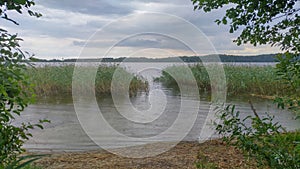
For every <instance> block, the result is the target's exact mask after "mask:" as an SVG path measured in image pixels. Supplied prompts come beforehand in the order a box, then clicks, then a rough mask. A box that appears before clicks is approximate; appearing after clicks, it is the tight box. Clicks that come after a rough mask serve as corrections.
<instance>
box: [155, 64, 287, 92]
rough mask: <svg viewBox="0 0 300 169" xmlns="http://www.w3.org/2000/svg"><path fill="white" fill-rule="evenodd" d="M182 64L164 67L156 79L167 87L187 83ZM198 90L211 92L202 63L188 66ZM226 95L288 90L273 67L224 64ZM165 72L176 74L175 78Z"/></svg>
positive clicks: (188, 82)
mask: <svg viewBox="0 0 300 169" xmlns="http://www.w3.org/2000/svg"><path fill="white" fill-rule="evenodd" d="M182 69H184V68H183V67H182V66H172V67H168V68H166V69H165V70H164V71H163V73H162V76H161V77H160V78H159V79H157V80H159V81H161V82H163V84H164V85H166V86H167V87H173V88H178V86H177V82H179V83H181V84H185V85H189V84H190V82H191V79H188V78H187V77H186V75H185V73H184V71H182ZM190 70H191V71H192V73H193V75H194V78H195V80H196V81H197V85H198V87H199V90H200V92H211V83H210V77H209V75H208V73H207V71H206V69H205V67H204V66H202V65H193V66H190ZM224 71H225V75H226V85H227V94H228V96H241V95H245V96H246V95H263V96H275V95H287V94H288V93H289V92H290V90H289V88H288V87H287V85H286V84H285V83H284V82H282V81H279V80H278V79H277V78H276V77H277V76H276V71H275V68H273V67H271V66H264V67H259V66H229V65H225V66H224ZM167 72H171V73H172V74H174V75H176V78H177V82H176V80H175V79H174V78H173V77H172V76H171V75H170V74H169V73H167Z"/></svg>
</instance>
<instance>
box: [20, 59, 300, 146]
mask: <svg viewBox="0 0 300 169" xmlns="http://www.w3.org/2000/svg"><path fill="white" fill-rule="evenodd" d="M146 64H151V63H146ZM123 66H124V67H125V68H126V69H127V70H129V71H131V72H133V73H136V74H138V75H140V76H143V77H144V78H146V79H147V80H148V81H149V84H150V94H149V93H145V92H141V93H139V94H138V95H137V96H136V97H132V98H131V103H130V104H128V103H126V102H124V104H122V102H121V103H120V104H119V105H118V106H119V107H118V108H119V109H122V110H126V109H127V108H129V107H131V104H132V105H133V106H134V108H135V109H137V110H142V111H145V110H151V111H150V112H149V114H147V115H151V116H153V121H151V122H149V123H138V122H133V121H130V120H128V119H126V118H125V117H124V116H123V115H122V114H120V113H119V112H118V110H117V108H116V106H115V104H114V100H112V98H111V97H110V96H98V97H97V98H98V107H99V109H100V110H101V113H102V115H103V117H104V118H105V119H106V121H107V122H108V123H109V124H110V125H111V126H112V127H113V128H114V129H115V130H117V131H118V132H119V133H122V134H123V135H126V136H129V137H139V138H141V137H142V138H147V137H152V136H155V135H158V134H160V133H162V132H164V131H165V130H167V129H168V128H170V126H171V125H172V124H173V123H174V121H175V120H176V118H177V116H178V113H179V111H180V106H181V101H182V100H181V99H182V98H181V96H180V95H179V94H178V93H177V94H176V93H174V91H172V90H171V89H168V88H165V87H164V86H162V85H161V84H160V83H157V82H153V78H154V77H158V76H160V73H161V69H163V68H165V67H166V66H169V65H167V64H165V65H163V66H160V67H159V68H157V65H155V66H156V67H154V66H153V67H152V68H150V69H144V70H142V69H141V68H143V67H151V66H149V65H145V63H143V64H134V63H127V64H126V65H123ZM141 70H142V71H141ZM156 90H159V91H162V92H163V94H164V95H161V94H162V93H161V92H153V91H156ZM151 91H152V96H151ZM149 96H151V97H152V98H155V100H152V101H150V100H149V99H151V97H149ZM187 99H190V100H192V99H193V98H187ZM120 100H122V99H120ZM247 100H249V98H244V99H241V98H237V99H233V100H231V101H230V103H233V104H236V105H237V110H239V111H241V113H242V115H243V116H246V115H247V114H249V113H251V112H252V111H251V108H250V105H249V104H248V102H247ZM251 100H252V102H253V104H254V106H255V108H256V110H257V112H260V113H261V115H264V113H265V112H271V113H272V114H273V115H275V117H276V118H275V121H279V122H280V123H281V124H282V125H283V126H284V127H286V128H287V129H288V130H295V129H299V128H300V123H299V122H300V121H299V120H298V121H297V120H295V119H294V115H293V114H292V113H290V112H286V111H283V110H278V109H276V107H275V105H273V103H272V101H268V100H263V99H257V98H251ZM83 101H84V103H85V104H86V106H87V107H89V104H90V102H89V100H83ZM164 103H166V104H164ZM151 104H156V105H165V106H164V107H159V106H158V108H157V109H151V107H152V106H153V105H151ZM209 108H210V100H209V97H206V96H205V97H201V100H200V108H199V111H198V116H197V119H196V121H195V124H194V126H193V128H192V130H191V131H190V133H189V134H188V135H187V136H186V137H185V139H184V140H188V141H197V140H198V139H199V136H200V131H201V128H202V127H203V123H204V121H205V118H206V116H207V113H208V111H209ZM161 109H162V110H163V111H161ZM129 110H130V109H129ZM89 111H93V110H90V109H89ZM44 118H46V119H49V120H51V123H50V124H46V126H45V129H44V130H38V129H37V130H34V131H33V134H34V137H33V138H32V139H30V140H29V141H28V142H27V143H26V145H25V147H26V148H28V149H29V150H30V151H79V150H94V149H99V147H98V146H97V145H96V144H95V143H93V141H91V139H90V138H89V137H88V136H87V134H85V132H84V131H83V129H82V128H81V126H80V123H79V121H78V119H77V116H76V113H75V110H74V106H73V101H72V98H64V97H58V98H54V97H53V98H40V99H39V100H38V102H37V103H36V104H34V105H30V106H29V107H28V108H27V109H25V112H24V113H23V115H22V121H31V122H35V121H38V120H39V119H44ZM87 118H89V117H87ZM17 121H19V120H18V119H17ZM95 132H97V131H95ZM103 137H108V136H103ZM170 137H171V136H170ZM214 137H215V136H214ZM107 140H108V141H107V143H106V144H107V145H108V146H110V145H112V147H113V145H115V144H116V143H113V141H114V140H115V141H120V140H118V139H115V138H107ZM160 141H164V140H160Z"/></svg>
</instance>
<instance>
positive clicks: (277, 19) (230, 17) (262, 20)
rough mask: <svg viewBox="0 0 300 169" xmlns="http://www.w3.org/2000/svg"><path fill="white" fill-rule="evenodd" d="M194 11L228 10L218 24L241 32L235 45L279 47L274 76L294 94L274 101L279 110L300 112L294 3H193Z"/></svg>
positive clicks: (299, 24) (299, 21) (299, 25)
mask: <svg viewBox="0 0 300 169" xmlns="http://www.w3.org/2000/svg"><path fill="white" fill-rule="evenodd" d="M192 2H193V4H194V9H195V10H203V11H204V12H210V11H212V10H215V9H219V8H223V7H224V6H226V7H227V9H226V13H225V16H224V17H223V18H222V19H217V20H216V21H215V22H216V23H217V24H224V25H226V24H229V25H230V31H229V32H230V33H233V32H236V31H238V30H239V29H242V32H241V34H240V35H239V36H238V38H237V39H236V40H234V42H236V43H237V45H241V44H245V43H250V44H252V45H254V46H256V45H264V44H269V45H271V46H278V47H280V49H281V50H282V51H283V54H278V56H277V59H278V60H279V63H278V64H277V66H276V68H277V74H278V77H279V78H281V79H283V80H285V81H286V82H287V83H288V84H289V85H290V88H293V90H294V94H292V95H290V96H289V97H288V98H277V99H276V100H275V102H276V103H278V107H284V106H282V105H287V106H288V107H290V108H291V109H292V110H293V111H295V112H298V113H299V112H300V106H299V102H300V95H299V93H300V56H299V54H300V41H299V38H300V35H299V33H300V16H299V13H300V7H299V1H297V0H262V1H248V0H240V1H235V0H225V1H223V0H192Z"/></svg>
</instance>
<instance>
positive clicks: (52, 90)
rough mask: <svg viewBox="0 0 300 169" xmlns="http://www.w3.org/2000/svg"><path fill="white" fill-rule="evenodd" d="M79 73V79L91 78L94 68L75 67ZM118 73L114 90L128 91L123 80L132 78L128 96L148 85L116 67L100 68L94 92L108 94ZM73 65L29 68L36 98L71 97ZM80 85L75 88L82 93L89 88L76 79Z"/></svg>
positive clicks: (146, 87) (83, 81) (83, 82)
mask: <svg viewBox="0 0 300 169" xmlns="http://www.w3.org/2000/svg"><path fill="white" fill-rule="evenodd" d="M76 69H79V71H78V72H80V75H79V76H78V77H79V78H84V77H86V76H91V72H92V71H93V69H94V68H90V67H77V68H76ZM116 70H117V71H118V74H121V76H122V77H118V78H117V80H118V86H116V90H128V86H126V85H125V84H124V83H125V80H127V79H128V78H132V80H131V83H130V85H129V93H130V95H135V94H136V93H137V92H138V91H146V90H147V89H148V83H147V82H146V81H144V80H143V79H141V78H139V77H137V76H134V75H132V74H130V73H128V72H127V71H126V70H125V69H122V68H118V67H116V66H100V67H99V68H98V71H97V73H96V78H95V92H96V93H97V94H110V92H111V82H112V78H113V76H114V73H115V72H116ZM73 72H74V65H66V66H45V67H38V68H31V69H29V70H28V71H27V74H28V75H29V76H30V80H31V82H32V83H33V84H35V86H34V87H33V88H34V90H35V93H36V95H37V96H60V95H63V96H71V95H72V80H73ZM120 78H122V79H120ZM123 79H124V80H123ZM77 80H78V81H80V85H77V86H76V90H80V91H83V93H84V91H85V90H86V89H88V88H91V86H88V85H90V84H89V83H87V82H86V81H85V80H84V79H81V80H80V79H77Z"/></svg>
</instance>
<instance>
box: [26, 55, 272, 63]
mask: <svg viewBox="0 0 300 169" xmlns="http://www.w3.org/2000/svg"><path fill="white" fill-rule="evenodd" d="M275 56H276V54H263V55H256V56H236V55H225V54H220V55H219V57H220V59H221V61H222V62H277V60H276V59H275ZM214 58H215V57H212V55H205V56H200V57H199V56H180V57H168V58H145V57H137V58H126V57H119V58H99V59H93V58H90V59H62V60H60V59H51V60H46V59H37V58H33V59H31V61H32V62H99V61H101V62H181V61H183V62H202V60H205V61H208V62H213V61H214Z"/></svg>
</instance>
